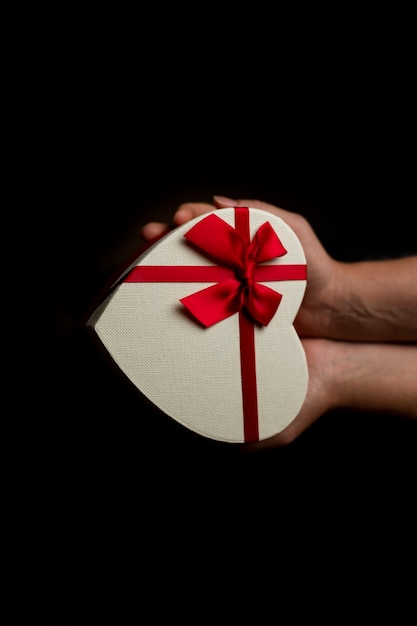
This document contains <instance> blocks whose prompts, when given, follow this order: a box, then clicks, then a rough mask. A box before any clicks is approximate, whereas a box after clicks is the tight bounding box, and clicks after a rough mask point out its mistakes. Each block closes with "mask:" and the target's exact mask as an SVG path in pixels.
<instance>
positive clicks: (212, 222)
mask: <svg viewBox="0 0 417 626" xmlns="http://www.w3.org/2000/svg"><path fill="white" fill-rule="evenodd" d="M184 236H185V237H186V239H187V240H188V241H190V242H191V243H192V244H193V245H195V246H197V248H199V249H200V250H202V251H203V252H204V253H205V254H206V255H208V256H209V257H211V258H212V259H213V260H214V261H216V263H219V264H221V265H223V266H227V267H230V268H232V270H233V271H234V276H233V277H231V278H226V279H224V280H221V281H220V282H218V283H216V284H215V285H211V286H210V287H207V288H205V289H202V290H201V291H197V292H196V293H193V294H191V295H189V296H186V297H185V298H182V299H181V302H182V303H183V305H184V306H185V307H186V308H187V309H188V310H189V311H190V313H192V314H193V315H194V317H196V318H197V319H198V320H199V321H200V322H201V323H202V324H203V325H204V326H206V327H208V326H212V325H213V324H216V323H217V322H220V321H222V320H224V319H226V318H227V317H230V316H231V315H234V314H235V313H237V312H238V311H240V310H242V309H243V308H244V309H245V310H246V311H247V312H248V313H249V314H250V316H251V317H252V318H253V319H254V320H256V321H257V322H259V323H260V324H262V325H263V326H266V325H267V324H268V323H269V322H270V321H271V319H272V318H273V316H274V315H275V312H276V310H277V308H278V305H279V303H280V301H281V298H282V295H281V294H280V293H278V292H276V291H274V290H273V289H270V288H269V287H267V286H265V285H261V284H259V283H258V282H256V281H257V280H259V276H260V272H259V270H260V268H258V267H257V264H258V263H263V262H265V261H270V260H272V259H274V258H276V257H279V256H283V255H284V254H286V253H287V251H286V250H285V248H284V246H283V245H282V243H281V241H280V240H279V238H278V236H277V234H276V233H275V231H274V229H273V228H272V226H271V224H270V223H269V222H265V223H264V224H262V226H261V227H260V228H259V229H258V231H257V232H256V234H255V236H254V238H253V239H252V241H249V239H248V241H245V239H244V237H243V236H242V235H241V234H240V232H239V231H238V230H236V229H235V228H233V227H232V226H230V225H229V224H228V223H227V222H225V221H224V220H222V219H220V218H219V217H218V216H217V215H215V214H213V213H212V214H210V215H208V216H207V217H206V218H204V219H202V220H200V221H199V222H197V224H196V225H195V226H193V227H192V228H191V229H190V230H189V231H188V232H187V233H185V235H184Z"/></svg>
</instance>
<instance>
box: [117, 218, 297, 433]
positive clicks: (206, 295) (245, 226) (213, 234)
mask: <svg viewBox="0 0 417 626" xmlns="http://www.w3.org/2000/svg"><path fill="white" fill-rule="evenodd" d="M185 238H186V239H187V240H188V241H189V242H190V243H191V244H192V245H193V246H195V247H196V248H197V249H198V250H200V251H202V252H203V253H204V254H205V255H206V256H208V257H209V258H211V259H213V260H214V261H216V262H217V263H219V264H220V265H213V266H187V265H185V266H146V265H139V266H137V267H134V268H133V269H132V270H131V271H130V272H129V274H128V275H127V276H126V277H125V278H124V282H126V283H132V282H133V283H136V282H214V283H215V284H214V285H211V286H210V287H206V288H205V289H202V290H200V291H198V292H196V293H194V294H191V295H189V296H185V297H184V298H181V300H180V301H181V302H182V304H183V305H184V306H185V307H186V308H187V310H188V311H189V312H190V313H192V315H193V316H194V317H195V318H196V319H197V320H198V321H199V322H200V323H201V324H203V325H204V326H206V327H209V326H212V325H213V324H216V323H217V322H220V321H222V320H224V319H226V318H227V317H230V316H231V315H234V314H235V313H239V333H240V355H241V359H240V360H241V374H242V397H243V414H244V415H243V417H244V438H245V441H258V440H259V428H258V403H257V390H256V367H255V332H254V322H258V323H259V324H261V325H263V326H266V325H267V324H268V323H269V322H270V321H271V319H272V317H273V316H274V315H275V312H276V310H277V308H278V306H279V303H280V301H281V298H282V295H281V294H280V293H278V292H276V291H274V290H273V289H271V288H269V287H267V286H266V285H261V284H259V281H265V282H267V281H280V280H305V279H306V277H307V268H306V265H305V264H300V265H259V264H260V263H264V262H265V261H271V260H272V259H274V258H277V257H281V256H283V255H285V254H286V253H287V251H286V250H285V248H284V246H283V245H282V243H281V241H280V240H279V238H278V236H277V235H276V233H275V231H274V229H273V228H272V226H271V225H270V223H269V222H265V223H264V224H262V225H261V227H260V228H259V229H258V231H257V232H256V234H255V236H254V238H253V239H252V241H250V230H249V209H248V208H247V207H236V208H235V228H233V227H232V226H230V225H229V224H227V222H225V221H224V220H222V219H220V218H219V217H218V216H217V215H215V214H214V213H211V214H210V215H208V216H207V217H205V218H204V219H202V220H200V221H199V222H197V224H195V226H193V227H192V228H191V229H190V230H189V231H188V232H186V233H185Z"/></svg>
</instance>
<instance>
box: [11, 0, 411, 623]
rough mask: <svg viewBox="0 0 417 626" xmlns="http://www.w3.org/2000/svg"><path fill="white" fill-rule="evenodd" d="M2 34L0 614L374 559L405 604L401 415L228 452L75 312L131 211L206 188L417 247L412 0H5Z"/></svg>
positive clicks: (43, 613)
mask: <svg viewBox="0 0 417 626" xmlns="http://www.w3.org/2000/svg"><path fill="white" fill-rule="evenodd" d="M2 41H3V45H4V53H3V59H4V66H3V68H4V69H3V84H4V87H5V89H4V96H3V101H4V108H3V122H4V123H3V137H2V140H3V148H4V149H3V153H2V156H3V165H4V167H3V182H4V185H3V191H4V193H3V200H4V210H3V212H2V214H3V217H4V222H3V224H4V226H3V249H4V250H5V252H6V254H5V255H4V262H3V263H4V265H3V275H4V280H5V283H4V290H3V313H4V316H5V321H4V324H3V333H4V337H3V339H4V351H3V355H4V356H3V358H4V372H5V373H4V374H3V380H4V381H5V384H4V391H6V394H5V396H4V405H3V411H2V414H3V416H2V436H1V444H0V452H1V464H2V474H1V480H2V481H1V489H2V494H1V498H2V507H3V511H2V515H1V525H2V529H1V532H2V534H1V540H2V543H1V557H2V569H1V576H2V578H1V582H2V597H3V604H2V606H3V607H4V621H3V623H4V625H5V626H6V625H7V626H8V624H20V623H23V619H24V617H25V616H26V618H27V617H29V618H30V620H31V621H32V619H35V617H36V618H38V619H39V620H40V623H44V624H51V625H55V624H65V625H67V624H69V625H72V624H74V625H77V624H84V623H86V624H96V623H97V624H98V623H100V624H101V623H103V621H104V620H105V619H106V618H107V617H110V619H109V623H112V624H116V623H117V624H119V623H139V622H140V621H141V619H143V616H144V615H146V614H147V612H148V611H151V612H152V621H153V619H154V618H155V619H157V618H158V617H159V616H160V615H164V614H165V613H163V611H167V610H168V611H169V614H170V618H171V617H172V618H174V617H175V618H178V619H181V618H185V619H190V618H191V619H192V620H193V623H194V621H197V620H198V621H200V619H201V615H202V614H203V615H206V616H208V615H213V616H217V617H219V616H220V615H222V616H224V617H227V618H230V619H232V618H234V619H236V618H237V616H238V615H240V611H239V610H238V609H239V608H240V609H241V608H242V607H244V610H243V614H244V615H245V616H246V617H248V616H250V615H254V616H258V618H259V616H260V611H262V609H263V608H266V609H267V615H270V611H271V606H272V607H274V610H276V608H277V605H278V606H281V607H282V606H284V604H285V605H288V595H287V594H289V593H290V592H292V593H294V594H295V595H296V596H297V594H298V599H299V601H300V603H301V602H304V603H306V602H308V606H309V607H311V608H312V610H313V609H314V610H315V611H318V612H319V614H320V615H322V614H323V613H328V612H330V613H331V609H330V608H329V604H328V595H329V594H330V593H331V595H332V597H333V598H339V605H338V606H339V607H340V609H339V610H342V608H341V607H343V612H344V614H345V612H346V611H348V610H352V612H353V613H354V608H353V607H354V606H356V604H355V603H356V601H358V600H363V601H364V600H365V599H369V594H370V591H369V587H368V583H369V578H372V579H373V580H374V581H375V577H376V576H377V577H378V580H379V581H380V582H379V583H378V590H379V593H381V594H382V596H383V602H382V604H383V605H384V606H385V603H386V602H388V598H390V599H391V600H392V590H393V588H394V585H395V584H398V583H399V581H400V584H401V585H404V586H403V587H402V593H403V597H402V603H401V605H402V606H404V602H405V600H406V599H407V597H408V594H407V583H408V584H409V583H412V581H413V578H412V575H411V577H410V575H409V576H408V577H406V580H404V579H403V576H402V571H403V568H404V567H405V566H404V562H408V560H410V562H412V554H413V549H414V548H415V522H416V518H415V512H414V504H413V499H415V485H416V463H415V449H416V443H417V432H416V424H415V423H413V422H410V421H407V420H404V419H401V418H399V417H398V416H395V415H363V414H358V413H355V414H352V413H351V412H334V413H331V414H328V415H324V416H323V417H322V418H321V419H320V420H319V421H318V422H317V423H316V424H315V425H313V426H312V427H311V428H310V429H309V430H308V431H306V432H305V433H304V434H303V435H302V436H301V437H300V438H299V439H298V440H297V441H296V442H294V443H293V444H292V445H291V446H289V447H287V448H285V449H282V450H281V449H280V450H273V451H268V452H263V453H262V454H255V455H249V456H247V455H241V454H240V453H239V452H237V451H236V450H235V449H234V448H233V446H232V447H230V446H227V445H223V444H220V445H218V444H216V443H215V442H211V441H205V440H201V439H200V438H199V437H197V436H194V435H193V434H192V433H189V432H185V431H184V430H183V429H182V428H181V427H179V426H178V425H176V424H173V423H171V422H169V421H167V419H166V418H165V417H164V416H161V415H159V414H158V413H157V412H156V411H155V410H154V409H153V408H152V407H151V406H149V405H148V404H147V403H146V402H143V401H142V400H141V399H139V398H138V397H137V395H136V394H134V393H133V392H132V391H131V390H130V389H128V388H127V387H126V386H125V384H124V382H123V381H121V380H119V379H118V377H117V376H116V375H115V372H113V371H112V370H111V371H110V370H109V367H108V365H107V363H104V362H103V360H102V357H101V355H100V354H98V353H97V352H96V349H95V347H93V346H92V345H91V343H90V341H89V339H88V338H87V337H86V335H85V332H84V326H83V323H84V318H85V314H86V311H87V310H88V308H89V306H90V305H91V302H92V301H93V299H94V297H95V295H96V293H97V291H98V290H99V289H100V287H101V286H102V285H103V283H104V281H106V280H107V279H108V277H109V276H110V275H111V274H112V273H113V272H114V271H115V270H116V269H117V267H118V266H119V265H120V264H121V263H123V262H124V261H125V260H126V259H127V258H128V257H129V256H130V255H131V254H132V252H134V251H135V250H136V249H137V248H139V247H140V245H141V244H142V242H141V240H140V237H139V229H140V227H141V226H142V225H143V224H144V223H146V222H147V221H149V220H161V221H169V220H170V219H171V216H172V214H173V212H174V210H175V208H176V206H177V205H178V204H179V203H180V202H182V201H187V200H199V201H200V200H201V201H208V202H210V201H211V198H212V195H213V194H222V195H228V196H231V197H241V198H258V199H263V200H266V201H268V202H271V203H273V204H276V205H279V206H282V207H284V208H287V209H290V210H295V211H298V212H300V213H302V214H304V215H305V216H306V217H307V218H308V219H309V220H310V222H311V224H312V225H313V227H314V228H315V230H316V232H317V234H318V235H319V237H320V239H321V240H322V242H323V244H324V246H325V247H326V249H327V250H328V251H329V252H330V253H331V254H332V255H333V256H334V257H335V258H337V259H340V260H345V261H355V260H362V259H367V258H389V257H392V256H399V255H406V254H409V253H415V252H416V251H417V244H416V234H415V225H414V222H415V165H416V163H415V148H414V146H415V139H416V135H415V120H414V112H415V104H416V103H415V95H414V89H413V82H414V76H415V63H414V61H413V58H414V56H415V38H414V33H413V32H412V13H411V8H405V5H404V6H401V4H400V5H396V8H395V9H394V8H392V7H390V6H389V5H387V7H386V8H384V7H382V6H378V8H377V9H376V8H375V7H374V6H373V4H371V3H366V2H365V3H358V4H357V5H355V4H353V5H352V4H345V3H337V6H335V5H334V4H331V5H330V6H325V5H324V4H319V5H317V3H307V2H268V1H265V2H252V1H249V0H248V1H246V2H236V3H233V2H232V3H224V2H223V3H218V2H210V3H208V2H199V3H186V2H175V3H166V4H165V3H161V2H154V3H152V4H151V5H148V4H147V3H127V2H120V3H111V2H110V3H98V2H90V1H87V2H83V3H78V2H75V3H71V4H70V3H65V4H62V3H54V2H40V3H32V2H30V3H29V2H26V3H25V2H16V1H11V2H8V3H6V5H5V8H4V9H3V11H2ZM9 396H10V397H9ZM413 527H414V528H413ZM403 559H404V560H403ZM388 563H389V565H388ZM349 568H351V571H353V579H351V580H350V582H349V585H346V583H344V584H342V583H341V582H340V581H341V577H342V576H344V575H345V573H346V571H348V570H349ZM319 571H321V576H323V577H324V578H322V579H321V580H322V585H323V586H321V584H320V583H319V585H318V589H317V588H316V586H315V585H314V584H313V583H317V582H318V581H317V577H318V576H319V575H318V572H319ZM408 571H410V570H408ZM319 578H320V576H319ZM324 581H325V582H324ZM382 585H386V587H387V589H390V590H391V591H390V593H389V594H388V593H387V594H386V595H384V594H383V593H382ZM323 587H324V588H325V589H326V591H323ZM313 589H314V590H315V596H314V597H310V592H311V591H312V590H313ZM330 590H331V591H330ZM190 598H192V599H193V600H192V601H191V600H190ZM307 598H308V600H307ZM285 600H287V602H285ZM369 604H370V605H371V604H372V601H371V602H370V603H369ZM379 604H380V605H381V595H379ZM393 604H394V605H395V604H396V605H397V609H398V602H397V600H395V601H393ZM300 606H301V604H300ZM196 607H197V608H196ZM297 610H298V609H295V608H293V612H296V611H297ZM130 613H131V614H132V618H131V620H132V621H128V618H127V615H129V614H130ZM120 620H121V621H120ZM24 623H27V622H24Z"/></svg>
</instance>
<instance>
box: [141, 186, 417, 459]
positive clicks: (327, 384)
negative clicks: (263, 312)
mask: <svg viewBox="0 0 417 626" xmlns="http://www.w3.org/2000/svg"><path fill="white" fill-rule="evenodd" d="M230 206H249V207H253V208H258V209H262V210H265V211H269V212H271V213H275V214H276V215H278V216H279V217H281V218H282V219H283V220H284V221H285V222H286V223H287V224H288V225H289V226H290V227H291V228H292V229H293V230H294V232H295V233H296V234H297V236H298V238H299V239H300V241H301V244H302V245H303V249H304V252H305V255H306V260H307V268H308V281H307V288H306V293H305V297H304V300H303V303H302V306H301V308H300V310H299V312H298V315H297V317H296V320H295V322H294V326H295V328H296V330H297V333H298V334H299V336H300V338H301V340H302V343H303V347H304V350H305V353H306V357H307V362H308V368H309V386H308V390H307V395H306V399H305V402H304V405H303V407H302V409H301V411H300V413H299V414H298V416H297V417H296V418H295V420H293V422H292V423H291V424H290V425H289V426H288V427H287V428H286V429H285V430H283V431H282V432H281V433H278V434H277V435H275V436H274V437H271V438H269V439H267V440H265V441H262V442H258V443H254V444H245V448H246V449H248V450H259V449H264V448H269V447H278V446H282V445H287V444H289V443H291V442H292V441H294V440H295V439H296V438H297V437H298V436H299V435H300V434H301V433H302V432H303V431H304V430H305V429H306V428H308V427H309V426H310V425H311V424H312V423H313V422H315V421H316V420H317V419H318V418H319V417H320V416H321V415H323V414H324V413H326V412H327V411H330V410H332V409H336V408H349V409H353V410H362V411H379V412H381V411H382V412H385V411H386V412H391V413H395V414H398V415H401V416H404V417H409V418H414V419H417V280H416V278H417V256H409V257H404V258H398V259H388V260H381V261H363V262H356V263H342V262H340V261H336V260H335V259H333V258H332V257H330V256H329V254H328V253H327V252H326V250H325V249H324V248H323V246H322V244H321V242H320V241H319V240H318V238H317V236H316V234H315V233H314V231H313V229H312V227H311V226H310V224H309V223H308V221H307V220H306V219H305V218H304V217H303V216H302V215H300V214H297V213H293V212H290V211H286V210H284V209H281V208H279V207H275V206H273V205H270V204H267V203H265V202H262V201H259V200H253V199H252V200H250V199H238V200H236V199H235V200H233V199H230V198H222V197H219V196H216V197H215V198H214V204H213V205H212V204H207V203H198V202H188V203H184V204H182V205H180V206H179V207H178V209H177V211H176V212H175V214H174V216H173V224H174V225H175V226H180V225H181V224H184V223H185V222H187V221H189V220H190V219H192V218H194V217H197V216H199V215H203V214H204V213H207V212H209V211H213V210H214V209H218V208H224V207H230ZM166 230H167V225H166V224H163V223H160V222H149V223H148V224H145V225H144V226H143V228H142V231H141V235H142V237H143V239H144V240H145V241H147V242H149V241H151V240H152V239H154V238H156V237H159V236H161V234H163V233H164V232H165V231H166Z"/></svg>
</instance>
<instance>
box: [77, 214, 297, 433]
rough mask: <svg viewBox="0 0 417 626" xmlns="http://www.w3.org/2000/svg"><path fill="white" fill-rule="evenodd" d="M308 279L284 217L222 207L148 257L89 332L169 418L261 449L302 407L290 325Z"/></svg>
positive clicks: (116, 289) (123, 280)
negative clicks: (255, 443) (257, 444)
mask: <svg viewBox="0 0 417 626" xmlns="http://www.w3.org/2000/svg"><path fill="white" fill-rule="evenodd" d="M306 280H307V267H306V260H305V256H304V251H303V248H302V246H301V243H300V241H299V239H298V238H297V236H296V235H295V233H294V232H293V230H292V229H291V228H290V227H289V226H288V225H287V224H286V223H285V222H284V221H283V220H282V219H281V218H279V217H278V216H276V215H274V214H272V213H269V212H267V211H262V210H259V209H254V208H249V207H239V208H234V207H231V208H226V209H217V210H214V211H212V212H210V213H206V214H204V215H202V216H199V217H197V218H195V219H193V220H191V221H189V222H187V223H186V224H184V225H182V226H180V227H177V228H176V229H175V230H173V231H171V232H169V233H168V234H166V235H165V236H164V237H162V238H161V239H159V240H158V241H156V242H155V243H154V244H153V245H151V246H150V247H148V248H147V249H145V251H144V252H143V253H142V254H141V255H140V256H139V257H138V258H137V259H136V260H135V261H134V263H133V264H132V265H130V267H129V268H128V269H127V270H126V271H125V272H124V273H123V275H122V276H121V277H120V279H119V280H118V281H117V283H116V284H115V285H114V286H113V288H112V290H111V291H110V293H109V294H108V295H107V296H106V297H105V299H104V300H103V301H102V302H101V304H99V306H98V307H97V309H96V310H95V311H94V313H93V314H92V316H91V317H90V319H89V320H88V322H87V327H88V329H89V330H90V331H91V332H93V334H94V336H95V338H96V339H98V340H99V342H100V343H101V344H102V345H103V346H104V347H105V349H106V350H107V352H108V354H109V355H110V356H111V358H112V360H113V361H114V363H115V364H116V365H117V366H118V367H119V368H120V370H121V371H122V372H123V373H124V374H125V376H126V377H127V378H128V379H129V380H130V382H131V383H133V385H134V386H135V387H136V388H137V389H138V390H139V391H140V393H142V394H144V395H145V396H146V397H147V398H148V399H149V400H150V401H151V402H152V403H153V404H154V405H156V406H157V407H158V408H159V409H160V410H162V411H163V412H164V413H165V414H166V415H167V416H169V417H171V418H173V419H174V420H176V421H177V422H179V423H181V424H182V425H183V426H185V427H187V428H189V429H191V430H192V431H194V432H196V433H199V434H200V435H202V436H204V437H208V438H211V439H215V440H218V441H224V442H231V443H244V442H249V441H258V440H262V439H266V438H268V437H271V436H273V435H275V434H277V433H279V432H280V431H282V430H283V429H284V428H285V427H286V426H287V425H288V424H290V422H291V421H293V420H294V418H295V417H296V416H297V414H298V412H299V411H300V408H301V406H302V404H303V402H304V399H305V395H306V392H307V384H308V368H307V362H306V358H305V353H304V349H303V346H302V344H301V341H300V339H299V337H298V335H297V333H296V331H295V329H294V326H293V322H294V318H295V316H296V314H297V312H298V310H299V308H300V305H301V302H302V299H303V296H304V292H305V288H306Z"/></svg>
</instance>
